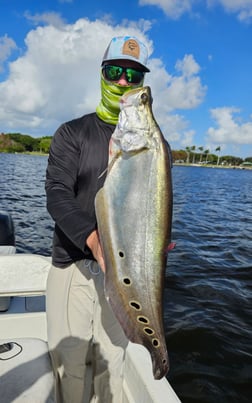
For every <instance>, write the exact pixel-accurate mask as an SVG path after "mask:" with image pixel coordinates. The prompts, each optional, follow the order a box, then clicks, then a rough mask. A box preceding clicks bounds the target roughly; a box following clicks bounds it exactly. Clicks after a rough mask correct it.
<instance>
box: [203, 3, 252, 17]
mask: <svg viewBox="0 0 252 403" xmlns="http://www.w3.org/2000/svg"><path fill="white" fill-rule="evenodd" d="M207 4H208V5H209V6H213V5H219V4H220V5H221V6H222V7H223V8H224V10H225V11H226V12H227V13H234V14H237V16H238V19H239V20H240V21H245V22H250V21H251V18H252V0H207Z"/></svg>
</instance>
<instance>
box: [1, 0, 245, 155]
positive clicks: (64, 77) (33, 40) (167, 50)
mask: <svg viewBox="0 0 252 403" xmlns="http://www.w3.org/2000/svg"><path fill="white" fill-rule="evenodd" d="M124 34H129V35H136V36H138V37H139V39H141V40H143V41H144V42H145V43H146V45H147V47H148V49H149V55H150V58H149V67H150V69H151V73H149V74H148V75H147V76H146V80H145V83H146V84H147V85H150V87H151V89H152V94H153V99H154V102H153V111H154V115H155V117H156V120H157V122H158V123H159V125H160V127H161V129H162V132H163V134H164V135H165V137H166V138H167V140H168V141H169V142H170V144H171V147H172V148H173V149H184V148H185V147H187V146H196V147H201V146H203V147H204V148H205V149H209V150H210V152H215V149H216V148H217V147H219V146H220V147H221V155H227V154H229V155H235V156H240V157H242V158H246V157H251V156H252V102H251V99H252V96H251V94H252V73H251V72H252V0H191V1H190V0H174V1H173V0H128V1H121V2H118V1H114V0H110V1H104V0H101V1H91V2H87V1H85V2H84V1H83V0H22V1H20V0H0V132H3V133H8V132H20V133H24V134H30V135H32V136H34V137H40V136H43V135H52V134H53V133H54V131H55V130H56V129H57V127H58V126H59V125H60V124H61V123H62V122H64V121H67V120H69V119H72V118H74V117H77V116H81V115H83V114H84V113H87V112H91V111H94V110H95V107H96V105H97V104H98V102H99V99H100V87H99V80H100V62H101V59H102V56H103V53H104V50H105V48H106V46H107V44H108V43H109V41H110V39H111V38H112V37H113V36H117V35H124Z"/></svg>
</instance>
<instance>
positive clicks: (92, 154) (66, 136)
mask: <svg viewBox="0 0 252 403" xmlns="http://www.w3.org/2000/svg"><path fill="white" fill-rule="evenodd" d="M114 129H115V126H114V125H111V124H108V123H105V122H103V121H102V120H101V119H99V118H98V116H97V115H96V114H95V113H91V114H88V115H85V116H83V117H81V118H78V119H74V120H72V121H70V122H67V123H64V124H63V125H61V126H60V127H59V128H58V130H57V131H56V133H55V134H54V136H53V140H52V144H51V148H50V153H49V158H48V166H47V172H46V185H45V188H46V194H47V209H48V211H49V213H50V215H51V216H52V218H53V220H54V222H55V230H54V237H53V251H52V262H53V264H54V265H55V266H58V267H65V266H67V265H69V264H71V263H73V262H75V261H78V260H81V259H84V258H87V259H94V257H93V255H92V253H91V250H90V249H89V248H88V247H87V245H86V239H87V237H88V235H89V234H90V233H91V232H92V231H93V230H94V229H95V228H96V227H97V223H96V216H95V207H94V199H95V195H96V193H97V191H98V190H99V189H100V188H101V187H102V186H103V183H104V180H105V177H106V175H105V174H104V175H102V176H101V177H100V175H101V174H102V173H103V172H104V171H105V170H106V168H107V164H108V145H109V140H110V137H111V135H112V133H113V131H114Z"/></svg>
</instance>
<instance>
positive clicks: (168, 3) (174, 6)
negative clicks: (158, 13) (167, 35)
mask: <svg viewBox="0 0 252 403" xmlns="http://www.w3.org/2000/svg"><path fill="white" fill-rule="evenodd" d="M193 2H194V1H193V0H139V5H140V6H146V5H151V6H158V7H159V8H161V9H162V10H163V11H164V13H165V14H167V15H168V16H169V17H170V18H173V19H178V18H179V17H181V15H182V14H184V13H186V12H189V11H191V8H192V4H193Z"/></svg>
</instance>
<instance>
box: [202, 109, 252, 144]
mask: <svg viewBox="0 0 252 403" xmlns="http://www.w3.org/2000/svg"><path fill="white" fill-rule="evenodd" d="M210 112H211V116H212V118H213V119H214V121H215V123H216V127H210V128H209V129H208V137H209V140H210V142H212V143H214V144H236V145H242V144H252V117H251V120H250V121H248V122H245V123H244V122H242V121H241V119H240V118H239V116H238V117H236V114H238V113H239V112H240V110H239V109H238V108H234V107H223V108H215V109H211V111H210Z"/></svg>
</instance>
